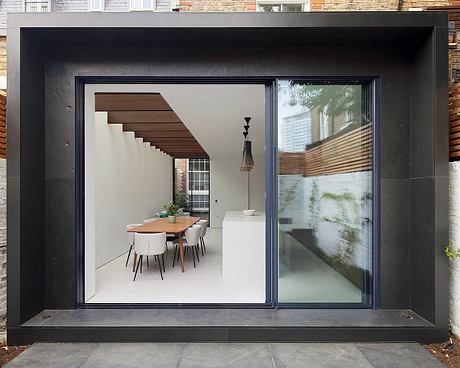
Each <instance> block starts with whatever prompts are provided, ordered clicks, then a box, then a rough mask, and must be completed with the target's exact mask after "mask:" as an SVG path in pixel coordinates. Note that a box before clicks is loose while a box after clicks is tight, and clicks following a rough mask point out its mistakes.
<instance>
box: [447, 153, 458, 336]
mask: <svg viewBox="0 0 460 368" xmlns="http://www.w3.org/2000/svg"><path fill="white" fill-rule="evenodd" d="M459 225H460V161H457V162H451V163H450V164H449V241H450V242H451V244H452V246H453V247H456V248H458V247H460V227H459ZM449 268H450V270H449V271H450V285H449V286H450V287H449V290H450V294H449V313H450V316H449V317H450V323H451V329H452V332H453V333H454V334H456V335H457V336H460V259H455V260H453V261H450V267H449Z"/></svg>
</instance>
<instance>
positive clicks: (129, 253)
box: [125, 244, 133, 267]
mask: <svg viewBox="0 0 460 368" xmlns="http://www.w3.org/2000/svg"><path fill="white" fill-rule="evenodd" d="M132 250H133V245H132V244H131V245H130V246H129V252H128V257H127V258H126V264H125V267H128V262H129V257H130V256H131V251H132Z"/></svg>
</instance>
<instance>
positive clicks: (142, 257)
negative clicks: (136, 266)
mask: <svg viewBox="0 0 460 368" xmlns="http://www.w3.org/2000/svg"><path fill="white" fill-rule="evenodd" d="M139 258H140V260H141V273H142V263H144V256H140V257H139Z"/></svg>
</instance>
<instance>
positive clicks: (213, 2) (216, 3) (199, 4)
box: [180, 0, 256, 12]
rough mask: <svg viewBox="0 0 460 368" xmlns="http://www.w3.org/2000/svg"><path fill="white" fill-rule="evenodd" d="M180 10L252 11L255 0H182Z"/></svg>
mask: <svg viewBox="0 0 460 368" xmlns="http://www.w3.org/2000/svg"><path fill="white" fill-rule="evenodd" d="M180 11H189V12H251V11H256V2H255V0H252V1H251V0H249V1H247V0H181V1H180Z"/></svg>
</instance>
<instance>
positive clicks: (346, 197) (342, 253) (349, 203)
mask: <svg viewBox="0 0 460 368" xmlns="http://www.w3.org/2000/svg"><path fill="white" fill-rule="evenodd" d="M322 198H323V199H326V200H330V201H334V202H335V203H336V204H337V209H338V211H337V215H335V216H333V217H330V218H329V217H325V218H323V220H325V221H328V222H331V223H334V224H337V225H340V226H341V228H340V230H339V237H340V239H341V241H342V242H341V243H340V244H339V248H338V250H337V254H336V255H335V257H336V258H337V259H338V260H341V261H342V262H345V263H346V262H347V261H348V260H349V259H350V257H351V256H352V255H353V252H354V250H355V248H356V246H357V245H358V244H359V241H360V235H361V227H362V225H363V223H364V221H363V219H362V217H361V212H362V211H361V210H362V206H363V205H364V202H365V201H366V200H368V199H372V194H371V193H369V192H366V193H364V194H363V196H362V197H361V198H360V199H359V200H358V199H357V198H356V196H355V195H354V194H353V193H351V192H350V191H348V190H347V191H345V192H343V193H330V192H326V193H323V195H322Z"/></svg>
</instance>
